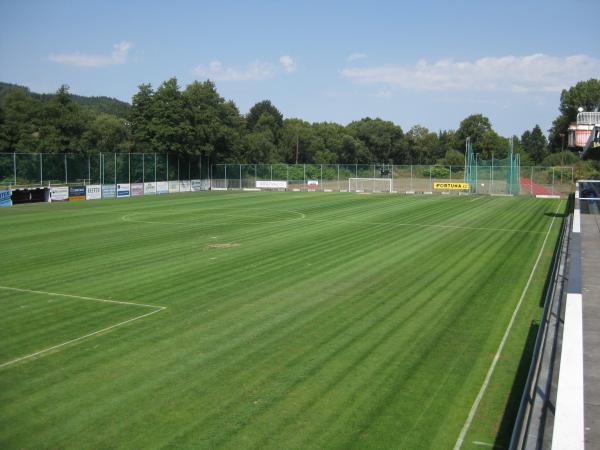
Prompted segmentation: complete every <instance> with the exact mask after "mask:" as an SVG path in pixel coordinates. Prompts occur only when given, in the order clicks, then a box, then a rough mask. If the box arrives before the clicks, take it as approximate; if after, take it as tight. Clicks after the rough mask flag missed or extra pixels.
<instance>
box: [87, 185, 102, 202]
mask: <svg viewBox="0 0 600 450" xmlns="http://www.w3.org/2000/svg"><path fill="white" fill-rule="evenodd" d="M99 198H102V186H100V185H99V184H88V185H87V186H86V187H85V199H86V200H98V199H99Z"/></svg>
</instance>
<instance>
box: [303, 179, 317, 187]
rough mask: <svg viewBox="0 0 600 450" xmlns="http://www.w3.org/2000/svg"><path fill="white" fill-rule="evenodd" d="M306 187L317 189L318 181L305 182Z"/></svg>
mask: <svg viewBox="0 0 600 450" xmlns="http://www.w3.org/2000/svg"><path fill="white" fill-rule="evenodd" d="M306 185H307V186H308V187H311V186H312V187H317V186H318V185H319V180H308V181H307V182H306Z"/></svg>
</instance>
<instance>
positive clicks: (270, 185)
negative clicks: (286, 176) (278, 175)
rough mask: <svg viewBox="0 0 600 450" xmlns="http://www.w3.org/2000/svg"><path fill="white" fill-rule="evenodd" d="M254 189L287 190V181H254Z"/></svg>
mask: <svg viewBox="0 0 600 450" xmlns="http://www.w3.org/2000/svg"><path fill="white" fill-rule="evenodd" d="M256 187H257V188H261V189H287V187H288V183H287V181H282V180H256Z"/></svg>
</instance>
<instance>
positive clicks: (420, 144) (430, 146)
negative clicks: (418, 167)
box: [396, 125, 442, 164]
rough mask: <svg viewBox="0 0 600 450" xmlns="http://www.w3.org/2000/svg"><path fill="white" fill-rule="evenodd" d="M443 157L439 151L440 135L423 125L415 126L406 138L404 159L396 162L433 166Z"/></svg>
mask: <svg viewBox="0 0 600 450" xmlns="http://www.w3.org/2000/svg"><path fill="white" fill-rule="evenodd" d="M441 156H442V155H441V154H440V153H439V150H438V135H437V134H436V133H432V132H430V131H429V130H428V129H427V128H425V127H423V126H421V125H415V126H413V127H412V128H411V129H410V130H409V131H408V132H407V133H406V135H405V136H404V158H402V160H400V161H398V160H397V159H396V162H399V163H403V164H405V163H408V164H432V163H433V162H435V161H436V160H437V159H439V158H440V157H441Z"/></svg>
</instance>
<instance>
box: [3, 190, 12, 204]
mask: <svg viewBox="0 0 600 450" xmlns="http://www.w3.org/2000/svg"><path fill="white" fill-rule="evenodd" d="M11 196H12V191H11V190H3V191H0V207H2V206H12V198H11Z"/></svg>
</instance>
